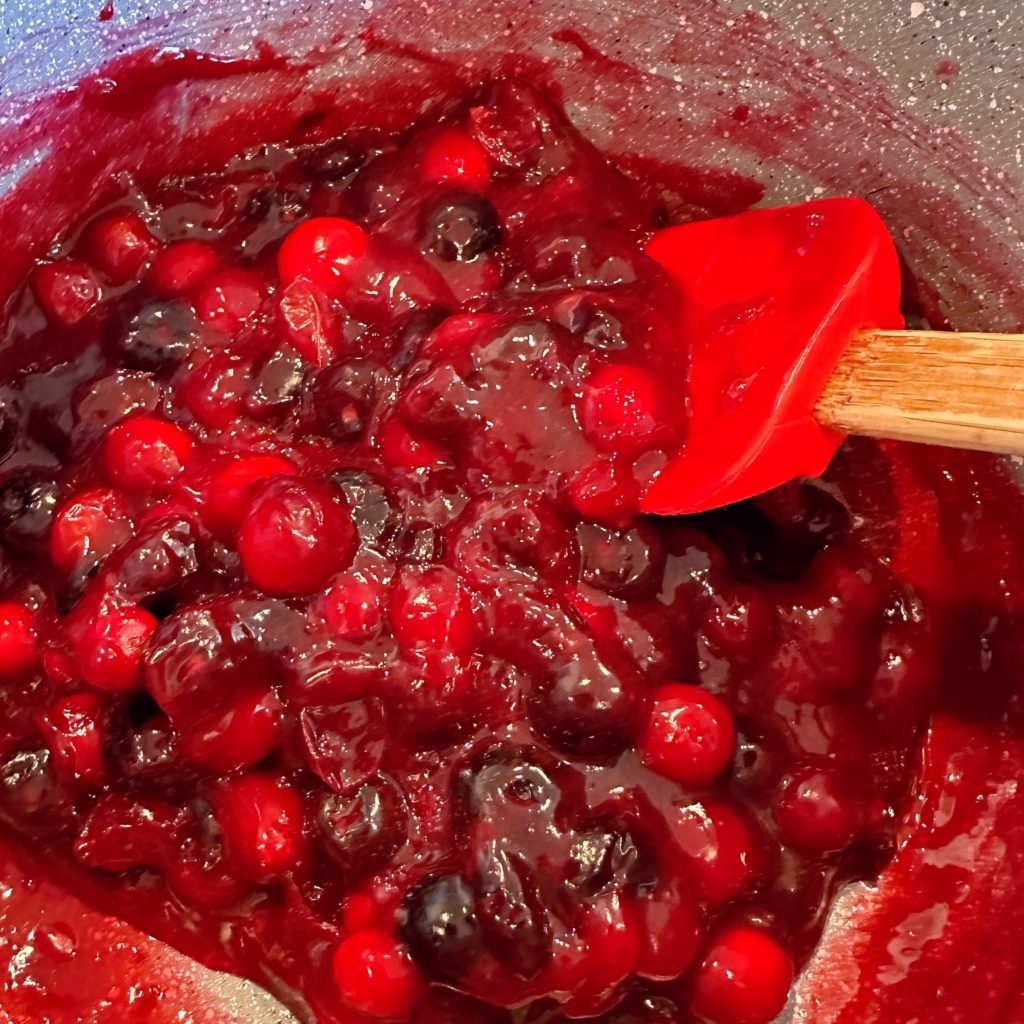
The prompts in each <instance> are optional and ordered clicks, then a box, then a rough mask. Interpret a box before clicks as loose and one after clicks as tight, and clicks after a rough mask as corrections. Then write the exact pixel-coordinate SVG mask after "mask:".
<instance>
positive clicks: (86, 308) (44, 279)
mask: <svg viewBox="0 0 1024 1024" xmlns="http://www.w3.org/2000/svg"><path fill="white" fill-rule="evenodd" d="M32 290H33V291H34V292H35V296H36V299H37V300H38V302H39V305H40V306H41V307H42V309H43V312H44V313H45V314H46V316H47V318H48V319H49V320H50V321H52V322H54V323H57V324H62V325H64V326H66V327H70V326H73V325H74V324H77V323H79V322H81V321H82V320H84V319H85V318H86V317H87V316H88V315H89V314H90V313H91V312H92V311H93V310H94V309H95V308H96V307H97V306H98V305H99V304H100V302H101V300H102V298H103V291H102V289H101V288H100V284H99V282H98V281H97V280H96V275H95V274H94V273H93V270H92V268H91V267H90V266H89V265H88V264H87V263H82V262H81V261H80V260H58V261H57V262H55V263H44V264H42V265H41V266H38V267H36V269H35V270H34V271H33V272H32Z"/></svg>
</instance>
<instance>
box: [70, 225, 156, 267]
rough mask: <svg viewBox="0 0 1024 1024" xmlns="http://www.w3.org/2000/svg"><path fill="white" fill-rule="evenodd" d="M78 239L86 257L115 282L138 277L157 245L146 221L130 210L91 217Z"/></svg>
mask: <svg viewBox="0 0 1024 1024" xmlns="http://www.w3.org/2000/svg"><path fill="white" fill-rule="evenodd" d="M82 242H83V251H84V253H85V257H86V259H88V260H89V262H90V263H91V264H92V265H93V266H94V267H96V268H98V269H99V270H100V271H101V272H102V273H103V275H104V276H105V277H106V278H107V280H108V281H110V283H111V284H117V285H121V284H127V283H128V282H129V281H130V280H132V278H135V277H138V276H139V274H140V273H141V272H142V270H143V268H144V267H145V266H146V264H147V263H148V262H149V260H150V258H151V257H152V255H153V252H154V250H155V249H156V246H157V242H156V239H155V238H154V237H153V235H152V233H151V232H150V230H149V228H148V227H147V225H146V222H145V221H144V220H143V219H142V217H140V216H139V214H137V213H135V212H134V211H132V210H122V211H116V212H114V213H108V214H106V215H105V216H103V217H100V218H98V219H97V220H94V221H93V222H92V224H90V225H89V227H88V228H87V229H86V231H85V235H84V237H83V239H82Z"/></svg>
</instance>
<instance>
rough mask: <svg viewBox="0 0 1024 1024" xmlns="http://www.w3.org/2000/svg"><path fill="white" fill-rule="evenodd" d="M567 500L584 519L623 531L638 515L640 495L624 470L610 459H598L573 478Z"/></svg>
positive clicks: (567, 490)
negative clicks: (620, 528) (619, 528)
mask: <svg viewBox="0 0 1024 1024" xmlns="http://www.w3.org/2000/svg"><path fill="white" fill-rule="evenodd" d="M566 496H567V497H568V499H569V501H570V502H571V504H572V506H573V508H575V509H576V511H577V512H579V514H580V515H581V516H583V517H584V518H585V519H592V520H594V521H595V522H598V523H604V524H605V525H606V526H616V527H621V526H625V525H626V524H627V523H629V522H630V521H631V520H632V519H633V517H634V516H635V515H636V509H637V503H638V502H639V498H640V492H639V488H638V487H637V484H636V481H635V480H634V479H633V478H632V476H631V474H630V473H629V472H628V471H627V470H626V469H625V468H624V467H622V466H620V465H619V464H618V463H617V462H614V461H612V460H611V459H598V460H596V461H595V462H591V463H590V464H589V465H587V466H584V467H583V468H582V469H581V470H580V471H579V472H578V473H577V474H576V475H575V476H574V477H573V478H572V481H571V482H570V483H569V486H568V488H567V489H566Z"/></svg>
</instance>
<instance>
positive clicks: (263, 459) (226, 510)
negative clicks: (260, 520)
mask: <svg viewBox="0 0 1024 1024" xmlns="http://www.w3.org/2000/svg"><path fill="white" fill-rule="evenodd" d="M294 475H295V467H294V466H293V465H292V464H291V463H290V462H288V461H287V460H285V459H282V458H281V457H280V456H278V455H245V456H243V457H242V458H240V459H237V460H236V461H234V462H231V463H229V464H228V465H227V466H225V467H224V468H223V469H222V470H220V471H219V472H218V473H217V474H216V475H215V476H214V478H213V479H212V480H211V481H210V486H209V489H208V491H207V494H206V500H205V501H204V502H203V505H202V516H203V519H204V520H205V521H206V523H207V524H208V525H209V526H210V527H211V528H213V529H216V530H224V531H227V530H231V529H236V528H237V527H238V524H239V523H240V522H241V521H242V513H243V511H244V509H245V504H246V501H247V500H248V495H249V491H250V489H251V488H252V487H253V485H254V484H256V483H257V482H258V481H260V480H267V479H269V478H270V477H273V476H294Z"/></svg>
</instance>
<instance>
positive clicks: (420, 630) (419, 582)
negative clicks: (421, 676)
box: [390, 565, 476, 654]
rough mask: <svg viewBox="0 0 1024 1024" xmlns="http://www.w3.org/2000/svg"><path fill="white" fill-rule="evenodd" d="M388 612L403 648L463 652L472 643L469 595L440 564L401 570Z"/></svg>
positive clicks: (470, 647)
mask: <svg viewBox="0 0 1024 1024" xmlns="http://www.w3.org/2000/svg"><path fill="white" fill-rule="evenodd" d="M390 613H391V626H392V628H393V629H394V631H395V638H396V639H397V640H398V643H399V644H400V645H401V646H402V647H403V648H404V649H405V650H407V651H437V652H451V653H453V654H466V653H468V652H469V651H471V650H472V649H473V647H474V645H475V643H476V625H475V623H474V621H473V607H472V605H471V604H470V601H469V595H468V594H467V593H466V592H465V591H464V590H463V589H462V586H461V585H460V583H459V578H458V577H457V576H456V575H455V573H453V572H452V571H451V569H448V568H445V567H444V566H440V565H436V566H431V567H430V568H429V569H423V570H419V571H407V572H405V573H403V574H402V576H401V577H400V578H399V580H398V581H397V583H396V584H395V590H394V593H393V594H392V597H391V607H390Z"/></svg>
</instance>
